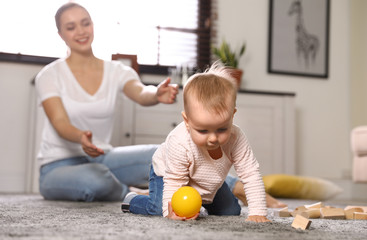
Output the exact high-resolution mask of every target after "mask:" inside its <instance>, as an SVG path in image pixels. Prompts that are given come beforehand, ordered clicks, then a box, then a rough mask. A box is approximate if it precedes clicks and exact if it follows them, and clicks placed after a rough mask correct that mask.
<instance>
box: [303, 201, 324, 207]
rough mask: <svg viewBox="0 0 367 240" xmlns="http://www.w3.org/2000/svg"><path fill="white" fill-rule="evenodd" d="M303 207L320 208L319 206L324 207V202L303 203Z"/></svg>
mask: <svg viewBox="0 0 367 240" xmlns="http://www.w3.org/2000/svg"><path fill="white" fill-rule="evenodd" d="M305 207H306V208H307V209H310V208H316V209H320V208H322V207H324V204H323V203H322V202H318V203H314V204H310V205H305Z"/></svg>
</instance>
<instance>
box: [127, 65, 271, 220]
mask: <svg viewBox="0 0 367 240" xmlns="http://www.w3.org/2000/svg"><path fill="white" fill-rule="evenodd" d="M230 71H231V69H230V68H226V67H224V66H221V65H218V64H213V66H211V68H210V69H208V70H207V71H205V72H204V73H197V74H194V75H193V76H191V77H190V78H189V80H188V81H187V83H186V85H185V87H184V90H183V98H184V111H183V112H182V116H183V119H184V121H183V122H182V123H181V124H179V125H178V126H177V127H176V128H175V129H174V130H172V132H171V133H170V134H169V135H168V136H167V138H166V141H165V142H164V143H163V144H162V145H160V147H159V148H158V150H157V151H156V152H155V154H154V156H153V164H152V167H151V170H150V183H149V196H144V195H137V194H136V193H134V192H131V193H129V194H128V195H127V196H126V198H125V199H124V201H123V203H122V210H123V211H124V212H132V213H135V214H144V215H163V216H164V217H167V218H170V219H175V220H186V219H187V218H185V217H180V216H177V215H176V214H175V213H174V211H173V210H172V207H171V203H170V200H171V198H172V195H173V193H174V192H175V191H176V190H177V189H179V188H180V187H182V186H191V187H194V188H195V189H196V190H198V192H199V193H200V195H201V198H202V201H203V205H202V206H203V207H204V208H205V209H206V210H207V212H208V214H209V215H240V213H241V206H240V205H239V203H238V200H237V198H236V197H235V196H234V195H233V193H232V192H231V190H230V189H229V187H228V185H227V184H226V183H225V181H224V180H225V178H226V176H227V174H228V172H229V170H230V168H231V166H232V165H234V168H235V170H236V173H237V175H238V176H239V177H240V179H241V181H242V183H243V184H244V190H245V192H246V197H247V202H248V210H249V211H248V218H247V219H246V220H247V221H254V222H269V221H270V220H268V219H267V217H266V215H267V208H266V199H265V189H264V183H263V181H262V177H261V174H260V171H259V164H258V162H257V160H256V158H255V156H254V154H253V152H252V149H251V147H250V145H249V143H248V141H247V139H246V136H245V134H244V133H243V132H242V131H241V129H240V128H239V127H238V126H236V125H234V124H233V117H234V114H235V113H236V96H237V87H236V85H235V81H234V80H233V78H232V77H231V75H230ZM198 216H199V213H198V214H196V215H195V216H194V217H191V218H189V219H196V218H197V217H198Z"/></svg>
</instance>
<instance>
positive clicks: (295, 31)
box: [268, 0, 330, 79]
mask: <svg viewBox="0 0 367 240" xmlns="http://www.w3.org/2000/svg"><path fill="white" fill-rule="evenodd" d="M329 12H330V0H303V1H302V0H269V42H268V73H274V74H287V75H297V76H305V77H314V78H324V79H326V78H328V74H329V66H328V65H329V17H330V16H329V15H330V14H329Z"/></svg>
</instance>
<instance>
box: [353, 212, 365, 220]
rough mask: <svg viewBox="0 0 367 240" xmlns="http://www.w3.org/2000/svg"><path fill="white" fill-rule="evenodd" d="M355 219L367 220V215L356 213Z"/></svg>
mask: <svg viewBox="0 0 367 240" xmlns="http://www.w3.org/2000/svg"><path fill="white" fill-rule="evenodd" d="M353 219H355V220H367V213H365V212H363V213H361V212H354V213H353Z"/></svg>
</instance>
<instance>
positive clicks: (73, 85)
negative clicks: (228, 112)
mask: <svg viewBox="0 0 367 240" xmlns="http://www.w3.org/2000/svg"><path fill="white" fill-rule="evenodd" d="M55 20H56V26H57V29H58V33H59V35H60V37H61V38H62V39H63V40H64V42H65V44H66V45H67V46H68V48H69V54H68V56H67V57H66V58H64V59H59V60H56V61H55V62H53V63H51V64H49V65H47V66H46V67H45V68H44V69H42V71H41V72H40V73H39V74H38V76H37V78H36V88H37V92H38V96H39V101H40V103H41V104H42V107H43V109H44V110H45V113H46V115H47V121H46V124H45V126H44V129H43V136H42V142H41V147H40V152H39V155H38V159H39V160H40V163H41V170H40V192H41V194H42V195H43V196H44V198H45V199H58V200H73V201H95V200H111V201H113V200H121V199H123V198H124V196H125V195H126V193H127V192H128V191H129V190H128V185H139V184H143V183H147V182H148V173H149V165H150V163H151V156H152V155H153V153H154V151H155V150H156V146H153V145H141V146H129V147H121V148H112V146H111V145H110V144H109V141H110V138H111V134H112V125H113V124H112V123H113V117H114V111H113V110H114V107H115V102H116V99H117V96H118V94H125V95H126V96H128V97H129V98H130V99H132V100H133V101H135V102H137V103H139V104H141V105H145V106H149V105H154V104H157V103H167V104H170V103H173V102H174V101H175V98H176V95H177V93H178V87H177V86H175V85H171V84H170V79H166V80H165V81H163V82H162V83H161V84H159V85H158V86H157V87H154V86H145V85H143V84H142V83H141V81H140V79H139V76H138V75H137V74H136V72H135V71H133V70H132V69H131V68H130V67H127V66H124V65H123V64H122V63H119V62H110V61H103V60H101V59H98V58H96V57H95V56H94V54H93V50H92V42H93V38H94V33H93V22H92V20H91V17H90V15H89V13H88V12H87V10H86V9H85V8H84V7H82V6H80V5H78V4H75V3H68V4H65V5H63V6H62V7H60V9H59V10H58V11H57V13H56V15H55Z"/></svg>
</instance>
